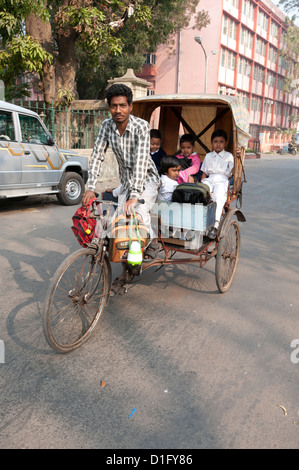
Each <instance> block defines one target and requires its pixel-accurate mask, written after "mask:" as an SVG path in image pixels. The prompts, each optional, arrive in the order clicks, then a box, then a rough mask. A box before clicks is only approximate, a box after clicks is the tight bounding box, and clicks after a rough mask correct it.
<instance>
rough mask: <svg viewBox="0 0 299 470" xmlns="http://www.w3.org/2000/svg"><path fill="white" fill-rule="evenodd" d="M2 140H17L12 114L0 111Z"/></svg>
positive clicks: (0, 138)
mask: <svg viewBox="0 0 299 470" xmlns="http://www.w3.org/2000/svg"><path fill="white" fill-rule="evenodd" d="M0 140H12V141H15V140H16V135H15V128H14V123H13V117H12V113H9V112H8V111H2V110H0Z"/></svg>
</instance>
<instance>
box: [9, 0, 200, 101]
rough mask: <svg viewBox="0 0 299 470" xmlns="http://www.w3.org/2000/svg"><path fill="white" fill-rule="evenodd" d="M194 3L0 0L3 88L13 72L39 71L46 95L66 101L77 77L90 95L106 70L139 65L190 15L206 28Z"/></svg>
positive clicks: (100, 86)
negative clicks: (144, 55) (145, 54)
mask: <svg viewBox="0 0 299 470" xmlns="http://www.w3.org/2000/svg"><path fill="white" fill-rule="evenodd" d="M198 2H199V0H101V1H97V0H51V1H48V0H0V12H1V13H0V35H1V38H2V50H1V52H0V79H2V80H3V81H4V83H5V85H6V86H7V85H8V84H9V83H11V82H13V80H14V78H15V77H16V76H17V75H18V74H19V73H26V72H32V73H37V74H38V75H39V77H40V84H41V87H42V90H43V92H44V95H45V99H46V101H49V100H51V99H55V98H56V97H57V96H59V97H60V100H66V101H69V100H70V99H72V98H74V97H76V96H77V88H76V78H77V79H78V80H79V83H80V86H79V91H80V90H81V93H82V94H83V92H84V94H85V96H84V97H85V98H88V97H89V98H96V97H98V96H99V92H100V90H101V89H103V83H104V81H105V80H106V78H107V77H109V75H111V74H112V75H114V74H115V73H116V75H119V74H121V73H124V71H125V70H126V68H127V67H132V66H133V68H134V69H136V67H140V66H141V64H142V61H143V58H142V55H143V54H144V53H147V52H153V51H154V50H155V49H156V48H157V46H158V44H161V43H165V42H166V41H167V38H168V37H169V35H171V34H172V33H174V32H175V31H176V30H177V29H178V28H183V27H185V26H186V25H187V24H188V23H189V21H190V18H191V17H193V18H194V20H193V21H194V23H195V26H196V28H197V29H198V30H199V29H201V28H202V27H204V26H206V25H207V24H208V23H209V15H208V13H207V12H204V11H199V13H198V14H197V15H195V13H196V8H197V5H198ZM118 72H119V73H118ZM99 76H101V77H103V78H104V80H103V79H102V81H97V82H96V85H95V84H94V82H93V81H94V79H95V78H98V77H99ZM86 91H87V93H89V94H92V95H93V96H86Z"/></svg>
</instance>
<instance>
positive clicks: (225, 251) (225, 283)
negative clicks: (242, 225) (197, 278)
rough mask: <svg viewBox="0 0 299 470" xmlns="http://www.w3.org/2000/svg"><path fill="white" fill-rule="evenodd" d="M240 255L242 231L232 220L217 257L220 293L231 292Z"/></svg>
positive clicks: (216, 271) (221, 239)
mask: <svg viewBox="0 0 299 470" xmlns="http://www.w3.org/2000/svg"><path fill="white" fill-rule="evenodd" d="M239 255H240V229H239V225H238V223H237V221H236V220H231V221H230V223H229V226H228V229H227V231H226V234H225V235H224V236H223V237H222V238H220V241H219V245H218V250H217V255H216V268H215V275H216V284H217V287H218V290H219V291H220V292H222V293H223V292H226V291H228V290H229V288H230V286H231V284H232V282H233V278H234V275H235V272H236V269H237V265H238V260H239Z"/></svg>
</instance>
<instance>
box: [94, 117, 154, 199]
mask: <svg viewBox="0 0 299 470" xmlns="http://www.w3.org/2000/svg"><path fill="white" fill-rule="evenodd" d="M107 144H109V145H110V147H111V149H112V150H113V152H114V154H115V156H116V159H117V162H118V165H119V177H120V181H121V184H122V186H123V188H124V190H126V191H128V195H129V199H138V198H139V196H140V194H141V193H142V191H143V190H144V185H145V183H150V182H151V183H156V184H157V186H158V185H159V181H160V179H159V174H158V172H157V169H156V166H155V164H154V162H153V160H152V159H151V156H150V129H149V124H148V122H147V121H144V120H143V119H140V118H138V117H136V116H132V115H130V116H129V121H128V124H127V126H126V129H125V131H124V133H123V134H122V135H120V134H119V131H118V129H117V127H116V124H115V122H114V120H113V119H112V118H108V119H105V121H103V123H102V126H101V128H100V131H99V134H98V136H97V139H96V141H95V145H94V149H93V152H92V154H91V158H90V163H89V172H88V182H87V189H90V190H92V191H94V190H95V187H96V183H97V177H98V175H99V173H100V171H101V167H102V164H103V161H104V159H105V150H106V146H107Z"/></svg>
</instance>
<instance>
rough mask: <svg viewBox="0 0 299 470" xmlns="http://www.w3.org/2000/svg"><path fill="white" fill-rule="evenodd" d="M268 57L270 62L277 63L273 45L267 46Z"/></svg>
mask: <svg viewBox="0 0 299 470" xmlns="http://www.w3.org/2000/svg"><path fill="white" fill-rule="evenodd" d="M268 59H269V60H270V61H271V62H274V64H276V63H277V60H278V54H277V50H276V49H274V47H272V46H269V53H268Z"/></svg>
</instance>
